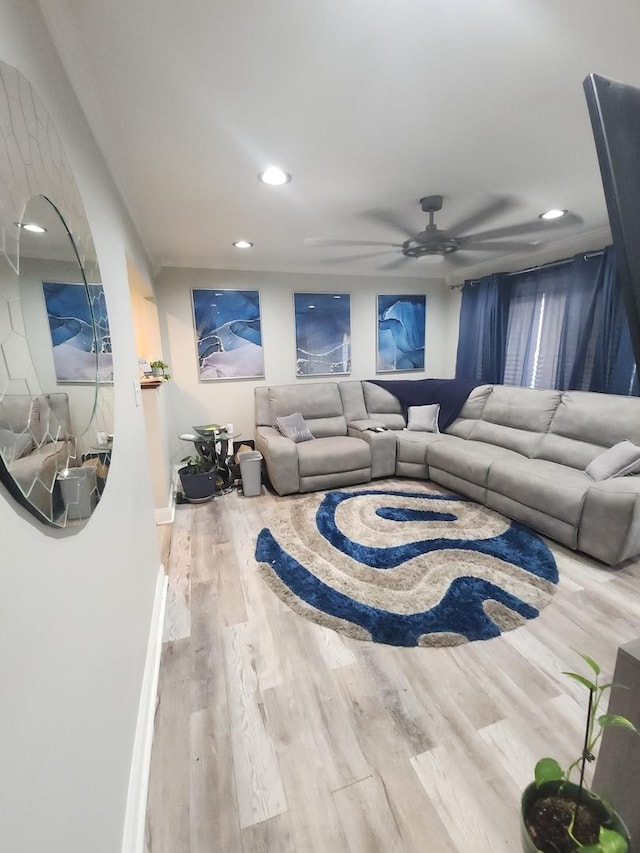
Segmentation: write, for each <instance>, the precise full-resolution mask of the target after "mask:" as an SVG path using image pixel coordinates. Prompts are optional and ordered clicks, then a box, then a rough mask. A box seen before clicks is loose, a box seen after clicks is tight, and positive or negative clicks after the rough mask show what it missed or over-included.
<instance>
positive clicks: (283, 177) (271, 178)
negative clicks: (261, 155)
mask: <svg viewBox="0 0 640 853" xmlns="http://www.w3.org/2000/svg"><path fill="white" fill-rule="evenodd" d="M258 178H259V179H260V180H261V181H262V183H263V184H269V186H271V187H281V186H282V184H288V183H289V181H290V180H291V175H290V174H289V173H288V172H284V171H283V170H282V169H280V168H278V166H269V167H268V168H266V169H265V170H264V172H260V174H259V175H258Z"/></svg>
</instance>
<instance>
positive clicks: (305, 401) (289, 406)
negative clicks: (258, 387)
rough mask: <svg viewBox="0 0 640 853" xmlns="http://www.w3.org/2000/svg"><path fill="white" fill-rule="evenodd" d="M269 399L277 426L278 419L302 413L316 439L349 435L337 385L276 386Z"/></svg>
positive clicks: (272, 419)
mask: <svg viewBox="0 0 640 853" xmlns="http://www.w3.org/2000/svg"><path fill="white" fill-rule="evenodd" d="M267 396H268V399H269V408H270V410H271V421H270V423H271V424H274V423H275V418H279V417H282V416H283V415H291V414H293V412H301V414H302V417H303V418H304V419H305V421H306V423H307V426H308V427H309V429H310V430H311V432H312V433H313V435H314V436H315V437H316V438H324V437H326V436H330V435H346V434H347V420H346V418H345V416H344V413H343V409H342V400H341V398H340V393H339V391H338V385H337V383H336V382H310V383H308V384H300V385H272V386H271V387H270V388H269V389H268V395H267Z"/></svg>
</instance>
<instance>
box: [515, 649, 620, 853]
mask: <svg viewBox="0 0 640 853" xmlns="http://www.w3.org/2000/svg"><path fill="white" fill-rule="evenodd" d="M578 654H580V657H581V658H582V659H583V660H584V661H585V662H586V664H587V665H588V666H589V668H590V670H591V673H590V674H589V675H590V677H589V678H586V677H585V676H583V675H580V674H579V673H577V672H565V673H563V675H566V676H567V677H568V678H571V679H573V680H574V681H577V682H578V683H579V684H581V685H582V686H583V687H586V688H587V690H588V691H589V704H588V709H587V721H586V730H585V738H584V747H583V750H582V752H581V754H580V755H579V756H578V758H576V760H575V761H573V762H572V763H571V764H570V765H569V767H568V768H567V769H566V770H563V769H562V767H561V766H560V764H559V763H558V761H556V759H555V758H542V759H540V761H538V763H537V764H536V767H535V781H534V782H532V783H531V784H530V785H529V786H528V787H527V788H526V790H525V792H524V794H523V795H522V803H521V830H522V845H523V849H524V851H525V853H573V851H579V853H627V851H628V849H629V835H628V833H627V830H626V828H625V826H624V824H623V823H622V821H621V820H620V819H619V818H618V816H617V815H616V813H615V812H614V811H613V809H612V808H611V806H610V805H609V804H608V803H606V802H605V801H604V800H603V799H602V798H601V797H599V796H598V795H597V794H595V793H593V792H592V791H589V790H588V789H587V788H585V786H584V771H585V765H586V762H587V761H593V760H594V758H595V756H594V754H593V751H594V749H595V747H596V744H597V743H598V741H599V740H600V738H601V736H602V732H603V730H604V729H605V728H608V727H611V726H618V727H621V728H626V729H631V730H632V731H634V732H637V729H636V728H635V726H634V725H633V723H632V722H631V721H630V720H628V719H627V718H626V717H622V716H620V715H618V714H600V715H599V714H598V709H599V706H600V702H601V700H602V697H603V695H604V693H605V692H606V691H607V690H609V689H610V688H611V687H613V685H612V684H600V681H599V679H600V666H599V665H598V664H597V663H596V662H595V661H594V660H593V658H590V657H589V656H588V655H585V654H582V653H580V652H579V653H578ZM578 769H579V771H580V778H579V781H578V782H577V783H575V782H572V781H571V774H572V773H573V772H574V771H576V770H578Z"/></svg>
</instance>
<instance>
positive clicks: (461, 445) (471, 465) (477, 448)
mask: <svg viewBox="0 0 640 853" xmlns="http://www.w3.org/2000/svg"><path fill="white" fill-rule="evenodd" d="M442 439H443V440H442V441H439V442H437V443H434V444H432V445H431V446H430V447H429V449H428V451H427V462H428V464H429V466H430V467H433V468H438V469H439V470H441V471H447V472H448V473H450V474H453V475H454V476H455V477H458V478H459V479H461V480H465V481H466V482H468V483H475V484H476V485H478V486H483V487H484V486H486V485H487V480H488V475H489V469H490V468H491V466H492V465H493V464H494V463H495V462H502V463H503V464H504V465H506V466H507V467H509V466H511V465H517V464H518V463H519V462H520V461H521V460H522V459H524V458H525V457H523V456H521V454H519V453H516V452H515V451H513V450H509V449H508V448H506V447H499V446H497V445H494V444H485V443H484V442H482V441H472V440H470V439H465V438H458V437H457V436H454V435H446V436H442Z"/></svg>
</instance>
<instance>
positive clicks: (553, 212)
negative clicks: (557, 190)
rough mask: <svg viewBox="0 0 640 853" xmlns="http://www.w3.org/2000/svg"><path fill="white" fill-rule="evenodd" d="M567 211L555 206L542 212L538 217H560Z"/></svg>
mask: <svg viewBox="0 0 640 853" xmlns="http://www.w3.org/2000/svg"><path fill="white" fill-rule="evenodd" d="M566 213H567V211H566V210H559V209H556V208H554V209H553V210H547V211H546V212H545V213H541V214H540V216H539V217H538V219H560V217H561V216H564V215H565V214H566Z"/></svg>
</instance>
